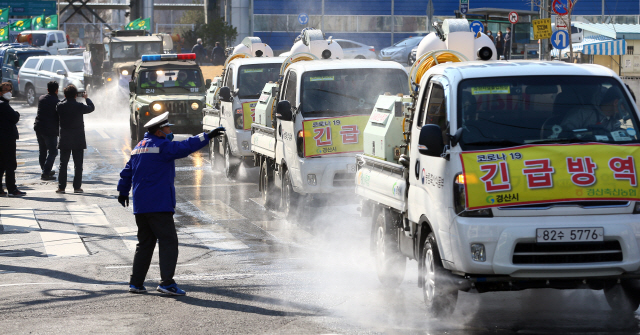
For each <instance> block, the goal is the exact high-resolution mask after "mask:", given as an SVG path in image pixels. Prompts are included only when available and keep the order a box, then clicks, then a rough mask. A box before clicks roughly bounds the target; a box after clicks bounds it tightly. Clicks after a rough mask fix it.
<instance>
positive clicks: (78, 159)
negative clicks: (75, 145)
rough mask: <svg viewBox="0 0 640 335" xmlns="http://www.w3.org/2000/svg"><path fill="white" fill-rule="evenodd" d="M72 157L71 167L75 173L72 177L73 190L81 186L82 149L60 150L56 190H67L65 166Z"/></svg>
mask: <svg viewBox="0 0 640 335" xmlns="http://www.w3.org/2000/svg"><path fill="white" fill-rule="evenodd" d="M71 155H73V165H74V166H75V171H74V175H73V189H75V190H77V189H79V188H80V187H81V186H82V161H83V160H84V149H72V150H70V149H60V168H59V169H58V172H59V175H58V188H60V189H61V190H64V189H65V188H67V165H69V158H70V157H71Z"/></svg>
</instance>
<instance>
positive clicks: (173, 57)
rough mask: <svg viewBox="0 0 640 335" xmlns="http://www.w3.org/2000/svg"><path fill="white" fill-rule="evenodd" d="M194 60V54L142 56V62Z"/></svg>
mask: <svg viewBox="0 0 640 335" xmlns="http://www.w3.org/2000/svg"><path fill="white" fill-rule="evenodd" d="M187 59H196V54H194V53H188V54H165V55H142V61H143V62H157V61H161V60H187Z"/></svg>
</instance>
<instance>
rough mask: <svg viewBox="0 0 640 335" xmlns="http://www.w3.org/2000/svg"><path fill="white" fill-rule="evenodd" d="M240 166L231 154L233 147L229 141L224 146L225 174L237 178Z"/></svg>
mask: <svg viewBox="0 0 640 335" xmlns="http://www.w3.org/2000/svg"><path fill="white" fill-rule="evenodd" d="M225 142H227V141H225ZM238 167H239V164H238V163H236V162H234V157H233V155H232V154H231V147H230V146H229V143H228V142H227V143H226V145H225V147H224V175H225V176H226V177H227V178H230V179H231V178H235V177H236V173H238Z"/></svg>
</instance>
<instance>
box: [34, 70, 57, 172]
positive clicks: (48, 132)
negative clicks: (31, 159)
mask: <svg viewBox="0 0 640 335" xmlns="http://www.w3.org/2000/svg"><path fill="white" fill-rule="evenodd" d="M47 92H49V93H48V94H45V95H42V96H40V99H39V101H38V113H37V115H36V122H35V123H34V124H33V130H35V132H36V137H37V138H38V149H39V151H40V156H39V157H38V158H39V161H40V169H41V170H42V175H41V176H40V179H42V180H56V178H55V177H54V176H53V175H54V174H55V171H52V169H53V163H54V161H55V160H56V156H57V155H58V135H59V134H60V120H59V119H58V112H56V106H57V105H58V102H60V99H58V82H56V81H50V82H48V83H47Z"/></svg>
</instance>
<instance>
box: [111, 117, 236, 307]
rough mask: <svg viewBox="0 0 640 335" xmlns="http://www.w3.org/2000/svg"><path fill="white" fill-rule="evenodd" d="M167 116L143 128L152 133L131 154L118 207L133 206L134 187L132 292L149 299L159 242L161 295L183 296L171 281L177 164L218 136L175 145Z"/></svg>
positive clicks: (208, 135)
mask: <svg viewBox="0 0 640 335" xmlns="http://www.w3.org/2000/svg"><path fill="white" fill-rule="evenodd" d="M171 126H172V124H170V123H169V112H165V113H164V114H162V115H160V116H157V117H155V118H153V119H151V121H149V122H147V124H145V125H144V127H145V128H147V130H148V132H147V133H145V134H144V139H143V140H142V141H140V142H139V143H138V145H136V147H135V148H134V149H133V151H131V158H130V159H129V162H127V165H126V166H125V167H124V169H123V170H122V172H120V181H119V182H118V192H119V194H120V195H119V196H118V202H119V203H120V204H122V206H123V207H124V206H128V205H129V191H130V190H131V188H132V187H133V214H134V215H135V217H136V225H137V226H138V245H137V246H136V252H135V255H134V256H133V270H132V274H131V280H130V281H129V292H131V293H145V292H147V289H146V288H145V287H144V279H145V277H146V276H147V271H149V265H150V264H151V258H152V257H153V249H154V248H155V246H156V241H157V242H158V245H159V250H160V277H161V279H162V281H161V282H160V285H159V286H158V288H157V291H159V292H162V293H166V294H170V295H185V294H186V293H185V291H183V290H181V289H180V288H179V287H178V285H177V284H176V282H175V281H174V280H173V275H174V273H175V270H176V263H177V262H178V235H177V234H176V228H175V223H174V221H173V214H174V212H175V207H176V196H175V194H176V190H175V187H174V185H173V184H174V179H175V175H176V166H175V162H174V161H175V160H176V159H179V158H184V157H187V156H189V155H190V154H191V153H193V152H195V151H198V150H200V149H201V148H203V147H204V146H206V145H207V144H208V143H209V141H210V140H211V139H213V138H214V137H216V136H219V135H220V134H221V133H222V132H223V131H224V128H222V127H218V128H216V129H214V130H212V131H211V132H209V133H202V134H200V135H198V136H193V137H190V138H188V139H186V140H184V141H180V142H172V140H173V133H172V132H171Z"/></svg>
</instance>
